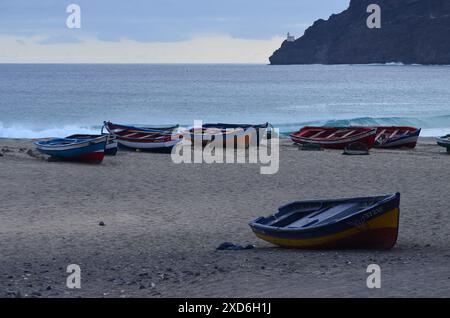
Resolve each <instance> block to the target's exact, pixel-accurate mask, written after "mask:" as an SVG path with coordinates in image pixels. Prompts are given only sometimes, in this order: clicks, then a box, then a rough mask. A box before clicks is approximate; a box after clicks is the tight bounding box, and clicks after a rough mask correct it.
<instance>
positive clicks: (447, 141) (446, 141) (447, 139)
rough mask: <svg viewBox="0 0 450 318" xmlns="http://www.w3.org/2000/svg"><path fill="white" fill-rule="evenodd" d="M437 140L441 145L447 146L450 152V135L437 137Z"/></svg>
mask: <svg viewBox="0 0 450 318" xmlns="http://www.w3.org/2000/svg"><path fill="white" fill-rule="evenodd" d="M436 142H437V144H438V145H439V146H441V147H444V148H446V149H447V152H448V153H450V135H447V136H442V137H439V138H436Z"/></svg>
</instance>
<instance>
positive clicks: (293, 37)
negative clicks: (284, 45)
mask: <svg viewBox="0 0 450 318" xmlns="http://www.w3.org/2000/svg"><path fill="white" fill-rule="evenodd" d="M286 41H288V42H294V41H295V36H293V35H291V34H290V33H289V32H288V34H287V37H286Z"/></svg>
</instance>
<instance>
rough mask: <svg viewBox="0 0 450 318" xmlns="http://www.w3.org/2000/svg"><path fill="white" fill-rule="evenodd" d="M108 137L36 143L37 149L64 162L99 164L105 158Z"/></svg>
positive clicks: (60, 139) (63, 139)
mask: <svg viewBox="0 0 450 318" xmlns="http://www.w3.org/2000/svg"><path fill="white" fill-rule="evenodd" d="M107 139H108V136H107V135H102V136H99V137H96V138H90V139H86V138H80V139H77V138H55V139H51V140H44V141H37V142H35V145H36V146H37V149H38V150H39V151H40V152H42V153H44V154H46V155H49V156H50V157H53V158H58V159H61V160H66V161H80V162H89V163H101V162H102V161H103V158H104V156H105V147H106V142H107Z"/></svg>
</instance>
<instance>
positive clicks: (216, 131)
mask: <svg viewBox="0 0 450 318" xmlns="http://www.w3.org/2000/svg"><path fill="white" fill-rule="evenodd" d="M272 128H273V127H272V125H271V124H269V123H265V124H259V125H253V124H225V123H214V124H213V123H207V124H204V125H202V126H201V127H194V128H191V129H190V130H189V131H188V133H186V134H185V138H186V139H187V140H190V141H191V142H192V143H193V144H194V145H202V146H206V145H207V144H211V143H217V145H223V146H224V147H226V146H227V145H230V146H231V145H232V146H234V147H238V146H244V147H245V148H247V147H249V146H250V145H256V146H259V144H260V141H261V138H262V137H263V136H264V137H266V138H267V139H270V138H271V134H272ZM261 134H263V135H261Z"/></svg>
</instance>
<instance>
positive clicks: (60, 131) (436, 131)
mask: <svg viewBox="0 0 450 318" xmlns="http://www.w3.org/2000/svg"><path fill="white" fill-rule="evenodd" d="M238 121H239V122H241V120H238ZM249 122H251V120H249ZM269 122H270V120H269ZM180 124H181V123H180ZM272 124H273V125H274V127H276V128H279V129H280V133H281V135H283V136H287V135H288V134H289V133H290V132H292V131H296V130H298V129H299V128H301V127H303V126H334V127H345V126H414V127H418V128H422V133H421V136H423V137H435V136H442V135H446V134H449V133H450V115H444V116H431V117H423V118H414V117H381V118H374V117H358V118H350V119H336V120H315V121H305V122H292V123H277V122H272ZM182 126H183V127H189V126H190V125H183V124H182ZM100 131H101V125H96V126H82V125H65V126H61V127H50V128H42V129H40V128H30V127H27V126H24V125H17V124H16V125H11V126H5V125H4V124H3V123H2V122H0V138H45V137H64V136H68V135H72V134H75V133H80V134H98V133H100Z"/></svg>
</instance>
